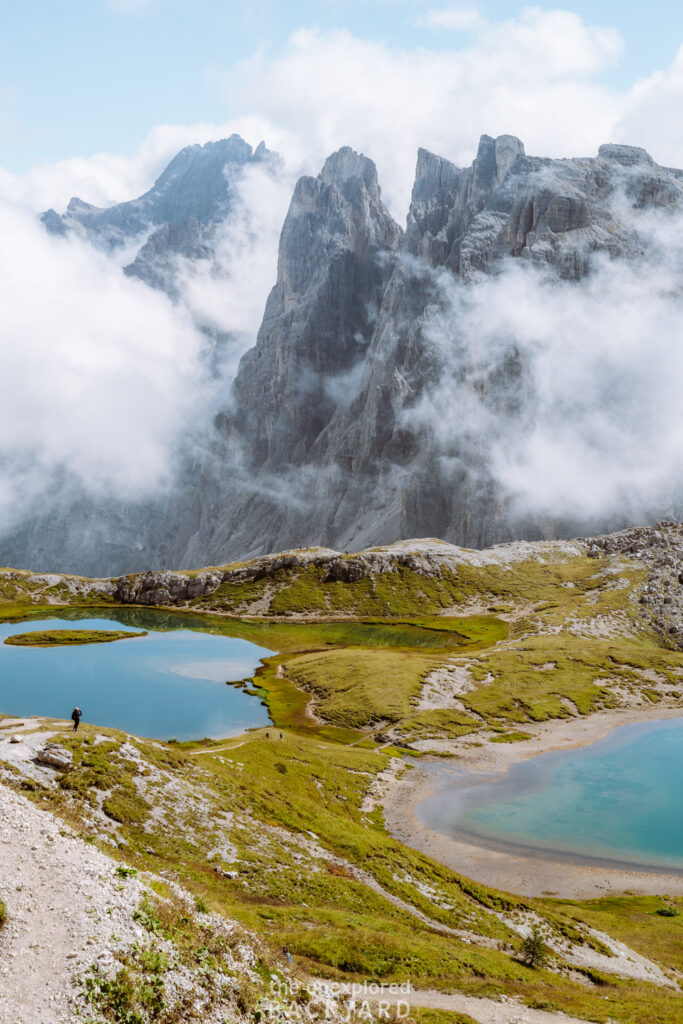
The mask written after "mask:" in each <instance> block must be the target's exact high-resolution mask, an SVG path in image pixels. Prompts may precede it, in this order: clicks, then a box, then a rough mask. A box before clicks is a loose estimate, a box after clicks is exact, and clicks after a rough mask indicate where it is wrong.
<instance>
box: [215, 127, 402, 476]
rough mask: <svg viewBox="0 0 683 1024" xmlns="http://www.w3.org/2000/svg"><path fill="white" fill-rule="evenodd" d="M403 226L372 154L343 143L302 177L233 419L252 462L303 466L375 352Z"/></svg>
mask: <svg viewBox="0 0 683 1024" xmlns="http://www.w3.org/2000/svg"><path fill="white" fill-rule="evenodd" d="M401 239H402V231H401V229H400V228H399V227H398V225H397V224H396V223H395V222H394V221H393V219H392V218H391V216H390V215H389V213H388V212H387V211H386V210H385V208H384V206H383V205H382V200H381V195H380V188H379V183H378V181H377V171H376V168H375V165H374V164H373V162H372V161H371V160H368V159H367V158H366V157H364V156H360V155H359V154H358V153H355V152H354V151H353V150H351V149H349V148H348V147H345V148H344V149H340V150H339V151H338V152H337V153H334V154H333V155H332V156H331V157H329V159H328V160H327V161H326V163H325V165H324V167H323V169H322V171H321V172H320V174H319V175H318V177H317V178H310V177H305V178H301V179H300V180H299V182H298V184H297V186H296V189H295V191H294V196H293V197H292V202H291V205H290V207H289V212H288V214H287V218H286V220H285V223H284V226H283V229H282V236H281V239H280V251H279V259H278V273H277V282H276V284H275V287H274V288H273V290H272V291H271V293H270V296H269V297H268V302H267V304H266V310H265V314H264V317H263V324H262V326H261V330H260V331H259V334H258V338H257V340H256V346H255V347H254V348H253V349H252V350H251V351H250V352H248V353H247V354H246V355H245V356H244V357H243V359H242V362H241V364H240V368H239V373H238V375H237V380H236V381H235V387H234V395H235V401H236V405H237V408H236V413H235V415H234V417H232V418H231V422H232V425H233V429H235V430H236V431H237V433H238V434H239V437H240V440H241V442H242V444H243V448H244V450H245V453H246V456H247V459H248V464H249V466H250V468H256V467H272V468H274V469H276V470H278V469H280V468H282V466H283V465H287V464H293V463H294V464H297V463H301V462H304V461H305V460H306V459H307V458H308V456H309V453H310V448H311V445H312V444H313V442H314V441H315V440H316V438H317V437H318V436H319V435H320V433H321V432H322V431H323V430H324V429H325V427H326V426H327V424H328V423H329V422H330V420H331V418H332V416H333V415H334V413H335V411H336V409H337V407H338V405H339V393H340V392H343V389H344V376H345V375H346V374H348V373H349V372H350V371H352V370H353V368H354V367H355V366H356V365H357V364H358V363H360V362H362V361H363V360H364V358H365V356H366V354H367V350H368V346H369V344H370V339H371V337H372V332H373V330H374V327H375V324H376V321H377V315H378V312H379V308H380V305H381V302H382V297H383V295H384V290H385V288H386V283H387V280H388V278H389V276H390V274H391V271H392V269H393V265H394V261H395V254H396V252H397V250H398V247H399V245H400V242H401Z"/></svg>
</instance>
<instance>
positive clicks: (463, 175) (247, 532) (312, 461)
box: [0, 135, 683, 574]
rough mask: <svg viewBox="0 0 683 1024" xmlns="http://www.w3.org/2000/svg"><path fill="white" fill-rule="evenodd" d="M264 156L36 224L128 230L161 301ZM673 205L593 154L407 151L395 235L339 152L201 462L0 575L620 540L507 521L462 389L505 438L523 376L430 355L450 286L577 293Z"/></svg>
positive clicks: (306, 204)
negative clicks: (425, 547) (237, 183)
mask: <svg viewBox="0 0 683 1024" xmlns="http://www.w3.org/2000/svg"><path fill="white" fill-rule="evenodd" d="M269 159H272V158H271V156H270V155H269V154H268V153H267V151H266V150H265V149H264V148H262V147H259V149H257V150H256V151H255V152H252V151H251V148H250V147H249V146H247V145H246V143H244V142H243V141H242V140H241V139H238V138H237V137H233V138H232V139H229V140H224V141H223V142H222V143H216V144H214V145H209V146H205V147H190V148H189V149H188V150H183V152H182V153H180V154H179V155H178V157H177V158H176V159H175V160H174V161H173V162H172V163H171V164H170V165H169V167H168V168H167V170H166V171H165V172H164V173H163V174H162V175H161V176H160V178H159V179H158V181H157V182H156V183H155V185H154V187H153V188H152V189H151V190H150V191H149V192H148V193H146V194H145V195H144V196H142V197H140V199H139V200H136V201H135V202H133V203H124V204H121V205H120V206H118V207H113V208H111V209H110V210H96V209H95V208H93V207H89V206H87V204H83V203H81V202H80V201H78V200H74V201H72V203H71V204H70V205H69V209H68V210H67V213H66V215H65V216H64V217H61V218H60V217H59V216H58V215H57V214H55V213H54V211H50V212H49V213H48V214H47V215H46V216H45V224H46V227H47V228H48V229H49V230H52V231H67V230H82V231H86V232H87V233H89V235H90V237H93V238H96V239H99V240H100V243H101V244H103V245H108V246H112V245H116V244H119V243H120V242H121V240H122V239H123V240H126V241H130V238H131V237H134V236H136V233H137V234H139V233H140V232H142V233H143V236H144V244H143V245H142V247H141V248H140V250H139V252H138V255H137V257H136V259H135V261H134V262H133V264H131V266H129V267H128V268H127V271H126V272H127V273H130V274H135V275H137V276H138V277H140V278H141V279H142V280H143V281H145V282H146V283H148V284H150V285H151V286H153V287H158V288H163V289H164V290H166V291H167V292H168V293H169V294H172V287H173V282H172V274H171V272H170V269H171V270H172V264H173V259H174V257H175V255H177V254H180V255H182V256H183V257H184V258H186V259H190V260H191V259H209V260H210V259H211V244H210V231H211V224H213V223H215V222H216V219H217V218H218V219H219V218H220V217H221V216H223V214H224V211H225V209H226V204H227V205H229V202H230V194H231V187H232V186H231V181H232V182H234V180H236V179H235V178H234V177H231V175H238V174H239V173H240V168H244V166H246V164H247V163H248V162H250V161H251V162H253V161H257V160H269ZM226 168H228V170H227V171H226ZM681 204H683V172H681V171H678V170H671V169H667V168H663V167H660V166H658V165H657V164H655V163H654V161H653V160H652V158H651V157H650V156H649V155H648V154H647V153H646V152H645V151H644V150H642V149H638V148H635V147H628V146H620V145H605V146H601V147H600V150H599V153H598V154H597V156H595V157H591V158H582V159H560V160H550V159H545V158H539V157H530V156H527V155H526V153H525V150H524V147H523V145H522V143H521V142H520V141H519V140H518V139H516V138H514V137H512V136H508V135H504V136H500V137H499V138H497V139H493V138H490V137H489V136H486V135H484V136H482V138H481V140H480V143H479V147H478V151H477V156H476V159H475V160H474V162H473V163H472V165H471V166H470V167H466V168H458V167H456V166H455V165H454V164H452V163H451V162H449V161H448V160H446V159H444V158H442V157H440V156H437V155H435V154H432V153H429V152H427V151H426V150H420V151H419V153H418V158H417V168H416V176H415V183H414V187H413V193H412V200H411V204H410V209H409V211H408V215H407V225H406V231H405V234H404V233H403V232H402V231H401V229H400V228H399V227H398V225H397V224H396V223H395V222H394V221H393V220H392V218H391V217H390V215H389V214H388V213H387V211H386V209H385V208H384V206H383V205H382V200H381V194H380V187H379V184H378V180H377V173H376V170H375V166H374V164H373V163H372V161H371V160H369V159H367V158H366V157H364V156H361V155H359V154H357V153H354V152H353V151H352V150H351V149H349V148H347V147H345V148H343V149H341V150H339V151H338V152H337V153H335V154H333V155H332V156H331V157H329V159H328V160H327V161H326V163H325V165H324V167H323V168H322V170H321V172H320V174H319V175H318V176H317V177H315V178H314V177H304V178H302V179H301V180H300V181H299V182H298V184H297V186H296V189H295V191H294V195H293V198H292V202H291V205H290V209H289V212H288V214H287V217H286V220H285V223H284V226H283V229H282V235H281V239H280V250H279V263H278V271H277V280H276V282H275V285H274V287H273V289H272V292H271V294H270V296H269V298H268V301H267V305H266V309H265V313H264V317H263V322H262V325H261V329H260V331H259V333H258V337H257V338H256V340H255V345H254V347H253V348H252V349H251V350H250V351H248V352H247V354H246V355H245V356H244V357H243V358H242V361H241V364H240V367H239V372H238V374H237V378H236V380H235V382H234V387H233V393H232V394H230V395H226V396H225V412H224V413H223V414H222V415H221V416H220V417H219V418H218V421H217V426H216V432H215V437H214V441H213V444H212V447H211V450H210V451H209V452H207V453H206V457H205V458H204V459H203V460H202V459H199V460H198V459H196V457H195V458H194V459H193V461H190V460H189V459H188V460H187V462H186V464H185V466H184V468H183V475H182V481H181V484H180V485H179V488H178V491H177V493H176V494H174V495H172V496H171V498H170V499H166V498H164V499H160V500H159V501H157V502H154V503H148V504H147V505H145V506H144V507H140V506H135V507H131V506H128V505H125V504H121V505H116V506H113V505H112V504H111V503H109V504H108V505H107V506H106V507H101V506H95V505H94V504H93V503H92V502H91V501H90V502H89V501H82V502H79V505H78V508H76V507H73V508H70V509H64V508H61V509H51V510H50V514H49V515H45V516H41V517H36V519H35V520H33V521H32V522H30V523H27V524H26V525H25V527H24V529H22V530H21V531H20V532H19V533H17V534H16V535H15V536H14V537H12V538H5V539H0V564H2V563H4V564H15V565H19V566H27V567H30V568H35V567H39V568H45V569H48V568H49V569H63V570H69V571H83V572H88V573H98V574H101V573H113V572H125V571H129V570H134V569H143V568H148V567H155V568H156V567H158V566H163V565H169V564H174V565H180V566H184V567H192V566H198V565H206V564H222V563H225V562H226V561H228V560H229V559H232V558H241V557H245V556H255V555H259V554H261V553H264V552H267V551H269V550H271V551H272V550H277V549H282V548H285V547H296V546H299V545H302V544H321V545H328V546H334V547H337V548H342V549H343V548H351V547H359V546H365V545H374V544H377V543H387V542H391V541H395V540H396V539H398V538H401V537H410V536H440V537H442V538H444V539H446V540H449V541H453V542H455V543H458V544H465V545H469V546H475V547H480V546H486V545H488V544H490V543H495V542H499V541H503V540H507V539H513V538H516V537H523V538H527V539H534V538H537V537H539V536H548V535H554V534H557V535H564V536H567V535H575V534H576V533H581V532H583V533H587V532H600V531H601V530H604V529H615V528H619V527H620V526H623V525H626V524H625V523H623V522H621V521H620V520H619V519H618V518H616V519H610V520H609V521H602V520H597V521H596V520H591V521H589V522H586V521H584V520H575V521H567V520H558V521H553V522H548V521H539V520H537V519H533V518H530V517H526V518H523V519H520V518H516V519H515V518H513V517H512V515H511V512H510V510H509V508H508V495H507V494H506V493H505V492H504V491H503V490H502V489H501V486H500V484H499V483H498V482H497V481H496V479H495V477H494V475H493V473H492V471H491V464H490V463H491V460H490V454H491V453H490V450H489V445H490V443H491V438H490V437H486V436H484V435H483V434H481V433H478V432H477V430H476V428H474V427H471V426H470V425H469V424H468V423H467V422H466V418H465V413H466V409H465V405H466V401H465V402H463V395H464V396H465V398H466V396H467V393H468V389H470V390H471V392H472V393H475V392H476V395H477V398H478V400H479V401H480V402H481V404H482V407H483V408H484V409H485V410H486V409H489V410H491V411H495V413H496V416H497V419H498V421H499V422H500V423H502V424H503V426H502V428H500V429H503V430H505V431H508V432H509V433H510V435H511V436H514V431H515V429H517V426H518V425H519V424H520V423H523V422H524V417H525V415H526V411H527V409H528V407H529V404H530V403H529V398H530V391H529V389H530V387H531V384H530V381H529V375H528V373H527V367H526V366H525V362H524V357H523V356H522V355H521V354H520V353H519V352H517V351H516V350H515V348H514V346H509V347H508V348H507V349H505V351H504V352H503V353H502V354H501V356H500V357H498V358H496V359H495V360H492V361H489V362H484V363H482V365H477V363H476V345H475V346H474V349H473V348H472V346H470V348H469V350H467V349H466V347H465V346H463V347H462V349H459V348H458V345H457V344H455V345H450V347H444V346H442V345H440V344H439V343H438V338H436V334H435V327H434V325H435V323H438V321H439V318H441V319H442V320H445V321H447V328H448V330H449V331H451V332H452V334H453V335H454V336H455V337H456V340H457V332H458V330H459V325H458V322H457V315H456V314H452V312H451V310H450V308H449V305H448V298H447V296H448V290H449V288H450V289H452V288H453V286H454V285H457V286H458V287H460V286H463V287H464V288H465V290H466V289H467V286H468V285H469V284H471V283H472V282H475V281H477V280H479V279H481V277H482V275H483V276H490V275H497V274H498V273H500V272H501V271H502V269H503V268H504V267H505V266H507V265H509V264H510V262H512V263H513V264H516V265H517V266H519V267H525V266H529V267H532V266H536V267H541V268H545V270H546V271H547V273H548V274H549V275H550V277H551V278H552V276H553V275H555V276H556V277H557V278H558V279H564V280H567V279H568V280H570V281H577V280H580V279H581V278H583V277H585V276H586V275H588V274H590V272H591V266H592V261H593V260H594V259H595V256H596V254H604V255H605V256H606V257H607V258H609V259H613V260H633V259H639V258H647V257H648V253H647V247H646V246H647V243H646V242H645V241H644V240H643V238H642V237H641V235H640V234H639V231H638V223H639V217H640V215H641V214H642V213H643V212H644V211H648V210H655V209H668V208H676V207H679V206H681ZM169 268H170V269H169ZM461 291H462V289H461ZM449 317H451V319H450V320H449V319H448V318H449ZM472 351H474V356H473V355H472ZM444 382H446V384H447V386H448V385H449V384H450V383H452V385H453V395H454V396H456V395H457V398H456V397H454V398H453V402H452V404H451V408H449V410H448V415H449V416H451V417H452V418H453V420H454V422H458V421H460V420H461V421H462V424H461V428H460V429H458V430H457V431H454V433H453V438H452V439H449V440H446V441H444V438H443V436H439V435H438V429H436V428H437V427H438V423H436V424H435V423H434V422H431V423H428V422H426V421H425V420H424V418H422V419H421V418H420V416H419V415H417V413H418V412H419V409H420V407H421V403H423V402H424V401H425V400H426V398H428V397H429V395H430V393H431V391H432V389H433V388H434V387H435V386H436V385H441V386H442V387H443V384H444ZM494 440H495V438H494ZM663 514H669V515H670V514H671V513H670V512H668V510H662V509H653V518H656V517H657V516H658V515H663Z"/></svg>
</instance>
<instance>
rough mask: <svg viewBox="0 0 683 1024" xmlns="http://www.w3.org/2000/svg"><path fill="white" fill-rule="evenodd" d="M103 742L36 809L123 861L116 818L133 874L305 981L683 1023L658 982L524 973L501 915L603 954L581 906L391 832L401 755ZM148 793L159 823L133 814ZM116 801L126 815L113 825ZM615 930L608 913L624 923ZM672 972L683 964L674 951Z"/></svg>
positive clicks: (320, 743)
mask: <svg viewBox="0 0 683 1024" xmlns="http://www.w3.org/2000/svg"><path fill="white" fill-rule="evenodd" d="M102 732H103V731H102V730H97V733H98V734H100V735H102ZM95 735H96V733H95V730H94V729H92V728H91V727H87V728H86V731H85V732H84V734H83V735H82V736H81V735H80V734H79V735H77V736H75V737H74V736H70V737H68V738H67V737H65V739H64V740H63V742H64V743H65V744H66V745H68V746H69V747H70V748H71V749H72V750H73V752H74V761H75V768H74V769H73V771H72V772H70V773H68V774H65V775H64V776H63V779H62V782H61V786H60V787H59V788H58V790H57V791H51V790H42V789H41V788H40V787H39V786H38V785H37V784H34V789H33V791H32V792H31V793H30V795H31V797H32V799H34V800H36V801H37V802H38V803H39V805H41V806H44V807H53V808H54V809H55V810H56V811H58V812H59V813H63V814H64V815H65V816H67V817H68V818H69V820H70V821H71V822H72V823H73V824H75V825H76V827H77V828H78V829H79V830H80V831H81V834H83V835H84V836H86V837H89V836H90V837H92V840H93V841H94V842H96V843H98V844H101V845H102V848H103V849H105V850H109V851H111V846H110V845H109V843H106V842H103V841H102V839H101V838H99V837H100V836H101V835H102V833H103V831H106V829H107V825H106V822H107V821H109V822H110V823H111V830H112V835H115V836H116V837H117V839H116V841H117V843H118V844H119V850H120V854H119V855H120V856H122V857H124V858H125V863H126V864H127V865H129V866H135V867H137V868H138V869H143V868H151V869H153V870H154V871H155V872H156V873H157V874H158V873H162V874H164V875H165V876H166V877H168V879H169V881H172V880H173V879H177V880H179V881H180V882H182V883H183V884H184V885H185V886H187V887H188V888H189V889H190V891H191V892H194V894H195V896H196V898H197V899H198V900H199V901H200V902H201V905H206V906H208V907H209V908H210V909H212V910H215V911H217V912H220V913H222V914H224V915H225V916H226V917H229V918H236V919H237V920H239V921H241V922H242V923H243V924H244V925H245V926H247V927H249V928H250V929H253V930H255V931H256V932H258V933H259V934H260V935H261V936H262V937H263V940H264V942H266V943H268V944H270V946H271V947H272V948H273V949H274V950H281V949H282V948H283V947H286V948H288V949H289V950H290V951H291V953H292V954H293V956H294V958H295V961H296V963H297V965H298V967H299V968H300V969H301V970H303V971H304V972H305V973H313V974H319V975H322V976H325V977H336V978H339V979H345V980H351V979H360V978H367V979H375V980H380V981H381V980H384V981H405V980H408V979H410V980H411V982H412V983H413V984H414V985H415V986H417V987H438V988H441V989H443V990H446V991H447V990H460V991H464V992H469V993H471V994H473V995H489V996H492V997H494V998H495V997H499V996H501V995H503V994H504V995H506V996H515V997H518V998H520V999H521V1000H522V1001H524V1002H526V1003H527V1004H529V1005H535V1006H545V1007H547V1008H554V1009H562V1010H565V1011H566V1012H568V1013H571V1014H574V1015H575V1016H579V1017H584V1018H585V1019H590V1020H595V1021H601V1022H606V1021H607V1020H608V1019H612V1020H618V1021H624V1022H630V1024H646V1022H647V1024H652V1022H654V1024H679V1022H680V1021H681V1020H682V1019H683V1017H682V1015H681V1005H680V1004H681V1001H680V996H679V995H678V994H677V993H674V992H672V993H669V992H668V991H667V990H665V989H660V988H658V987H656V986H653V985H651V984H648V983H646V982H639V981H620V980H618V979H616V978H615V977H614V976H612V975H605V978H604V980H601V981H600V983H599V984H598V985H596V984H595V983H593V982H591V983H588V984H587V983H584V982H580V981H578V980H576V974H569V973H568V972H567V971H566V969H563V968H562V967H561V964H560V963H559V962H554V963H550V964H549V965H548V966H547V967H546V968H543V969H535V970H534V969H531V968H529V967H526V966H525V965H524V964H523V963H521V961H520V954H521V939H520V936H519V935H518V934H516V933H515V932H513V931H511V930H510V928H509V927H508V926H507V925H506V924H505V923H503V922H502V921H501V919H500V917H499V915H500V914H501V912H502V913H503V914H504V916H505V917H510V916H514V915H516V914H525V913H528V912H529V911H530V910H532V909H535V910H536V911H537V912H538V913H539V914H540V916H541V918H542V919H544V920H545V922H546V927H547V929H548V930H549V932H550V933H551V934H555V935H558V936H561V935H571V936H572V937H574V938H576V937H579V938H583V940H584V941H585V942H587V943H588V944H591V943H592V940H591V938H590V935H588V933H586V932H585V930H584V924H583V923H582V920H581V918H580V912H581V908H580V907H579V908H578V909H577V907H576V906H575V905H569V906H567V907H565V906H563V905H562V904H557V903H554V902H552V903H551V902H544V901H537V902H529V901H526V900H523V899H519V898H517V897H514V896H510V895H508V894H505V893H501V892H498V891H496V890H493V889H490V888H488V887H486V886H482V885H478V884H476V883H473V882H471V881H469V880H468V879H466V878H463V877H462V876H458V875H457V874H455V873H454V872H453V871H451V870H450V869H448V868H446V867H444V866H442V865H440V864H438V863H436V862H434V861H432V860H431V859H430V858H428V857H426V856H424V855H423V854H420V853H418V852H416V851H413V850H410V849H407V848H406V847H404V846H402V845H401V844H400V843H399V842H398V841H397V840H394V839H393V838H392V837H391V836H389V835H388V834H387V833H386V831H385V830H384V828H383V825H382V821H381V817H380V815H379V813H378V812H377V810H376V809H375V810H373V809H372V807H371V806H370V805H369V804H368V803H367V798H368V795H369V792H370V789H371V786H372V785H373V782H374V780H375V779H376V777H377V774H378V773H379V772H380V771H381V770H382V769H384V768H386V767H387V766H388V765H389V764H390V763H391V761H392V756H391V754H390V752H387V751H381V750H379V751H378V750H377V749H370V750H368V749H363V748H361V747H359V746H353V747H352V746H348V745H341V744H338V743H331V742H327V741H324V740H323V739H321V738H320V736H303V735H300V734H288V733H286V734H285V737H284V739H283V740H279V739H276V740H274V739H273V738H272V733H271V738H270V739H269V740H266V739H265V733H264V731H260V732H259V733H256V734H252V735H251V736H250V738H246V740H245V739H244V738H243V739H237V740H235V741H232V742H230V743H215V744H212V745H210V746H204V747H202V746H200V745H197V744H195V745H187V746H181V745H171V746H168V745H163V744H157V743H154V744H152V743H146V742H143V741H131V739H130V738H126V737H123V736H121V735H120V734H116V733H114V732H108V733H106V735H107V736H108V740H107V742H106V743H103V742H101V741H99V742H98V743H95V741H94V740H95ZM17 784H19V785H21V782H20V781H19V780H17ZM133 791H134V792H135V793H136V794H137V797H138V798H139V799H140V800H141V801H143V810H144V811H145V813H144V815H140V814H139V813H133V812H132V805H131V803H129V799H130V797H131V794H132V793H133ZM121 798H123V799H121ZM105 803H107V804H109V805H112V804H114V805H118V807H119V808H122V810H121V812H120V813H118V814H117V815H115V816H110V815H109V814H108V812H107V808H106V807H105V806H104V805H105ZM100 806H102V807H104V815H102V814H101V812H100V811H98V808H99V807H100ZM152 808H153V816H152V815H151V809H152ZM599 906H600V901H596V910H595V913H596V914H597V913H599ZM611 912H612V913H615V914H617V915H618V916H619V915H622V912H621V911H617V910H613V911H611ZM623 913H624V914H625V913H626V911H624V912H623ZM420 915H422V916H420ZM622 916H623V915H622ZM672 921H673V926H674V927H675V926H676V921H677V919H672ZM608 924H609V922H606V921H605V920H603V919H600V926H601V927H603V926H604V927H605V930H606V931H608V932H609V931H610V930H611V931H612V933H614V932H615V931H617V930H618V928H619V926H614V925H612V926H609V927H607V925H608ZM656 924H657V926H659V925H660V924H661V925H662V927H663V928H664V929H668V928H670V927H671V922H670V921H669V920H666V919H664V918H659V917H657V918H656ZM667 934H671V933H667ZM661 962H662V963H663V964H664V965H668V964H670V963H671V965H673V960H672V954H671V953H670V952H667V951H666V948H664V947H663V948H662V951H661ZM584 981H585V980H584ZM605 996H607V999H605Z"/></svg>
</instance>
